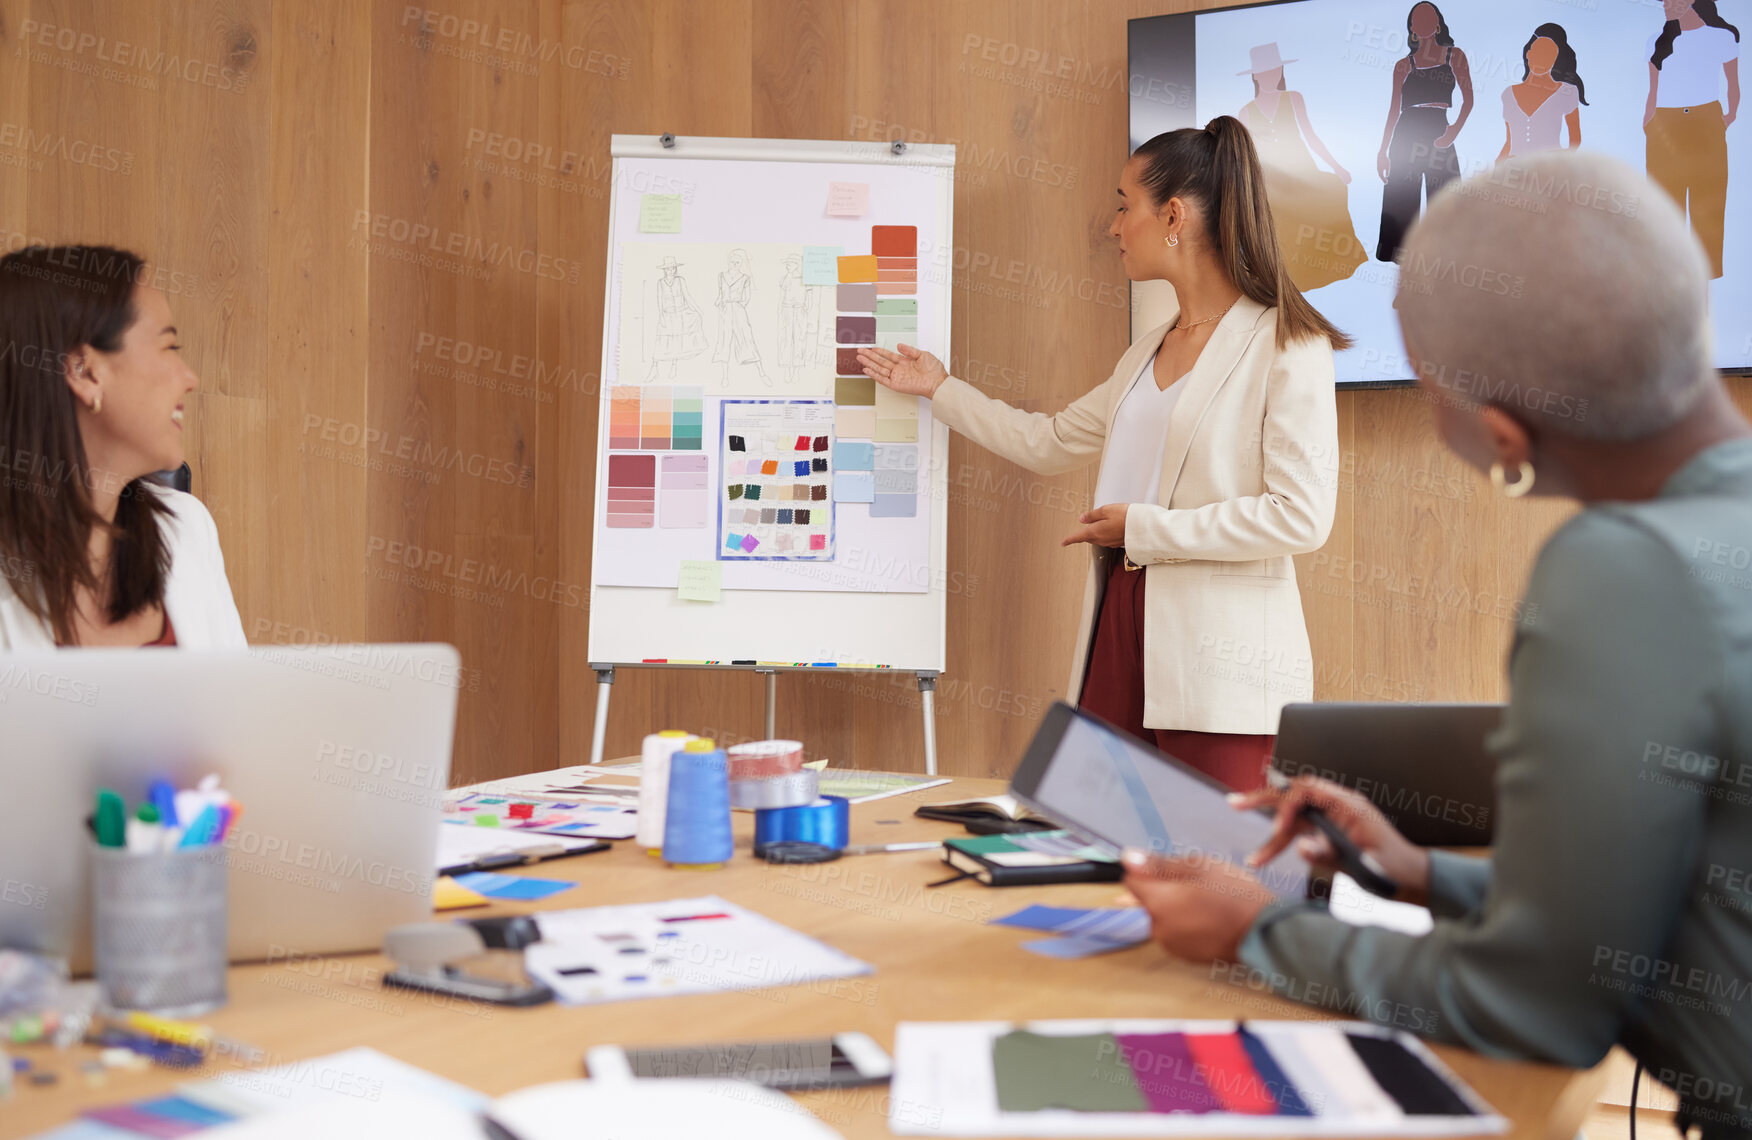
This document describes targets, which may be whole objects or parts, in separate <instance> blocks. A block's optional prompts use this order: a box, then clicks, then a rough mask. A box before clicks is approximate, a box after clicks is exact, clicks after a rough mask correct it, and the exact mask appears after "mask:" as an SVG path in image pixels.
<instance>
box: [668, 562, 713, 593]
mask: <svg viewBox="0 0 1752 1140" xmlns="http://www.w3.org/2000/svg"><path fill="white" fill-rule="evenodd" d="M723 588H724V568H723V566H722V564H721V563H718V562H691V561H690V562H683V563H682V564H681V580H680V581H679V582H677V583H676V588H675V592H676V593H677V594H678V595H679V596H680V598H681V600H682V601H684V602H715V601H717V600H718V598H719V597H720V593H721V591H722V590H723Z"/></svg>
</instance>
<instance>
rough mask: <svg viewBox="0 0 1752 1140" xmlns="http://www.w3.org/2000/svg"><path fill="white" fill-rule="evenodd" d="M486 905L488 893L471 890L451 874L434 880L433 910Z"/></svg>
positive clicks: (460, 908)
mask: <svg viewBox="0 0 1752 1140" xmlns="http://www.w3.org/2000/svg"><path fill="white" fill-rule="evenodd" d="M486 905H487V896H486V895H483V894H481V893H480V892H479V891H471V890H469V889H468V888H467V887H465V886H463V885H462V884H461V883H458V882H457V881H456V880H455V879H453V878H451V877H450V876H449V875H440V876H438V877H437V878H436V879H434V880H433V881H432V909H433V910H466V909H467V908H469V907H473V906H486Z"/></svg>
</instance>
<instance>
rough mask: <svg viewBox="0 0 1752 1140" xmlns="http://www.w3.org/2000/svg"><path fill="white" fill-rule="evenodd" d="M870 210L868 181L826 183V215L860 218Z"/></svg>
mask: <svg viewBox="0 0 1752 1140" xmlns="http://www.w3.org/2000/svg"><path fill="white" fill-rule="evenodd" d="M869 212H870V184H869V183H868V182H829V183H828V184H827V216H828V217H830V218H861V217H863V216H864V215H865V214H867V213H869Z"/></svg>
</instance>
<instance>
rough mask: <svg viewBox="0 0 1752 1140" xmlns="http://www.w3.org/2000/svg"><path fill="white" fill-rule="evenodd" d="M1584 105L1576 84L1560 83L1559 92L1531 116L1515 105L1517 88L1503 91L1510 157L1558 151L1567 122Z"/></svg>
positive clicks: (1537, 108) (1552, 95) (1550, 96)
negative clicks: (1565, 122)
mask: <svg viewBox="0 0 1752 1140" xmlns="http://www.w3.org/2000/svg"><path fill="white" fill-rule="evenodd" d="M1581 105H1582V95H1581V92H1579V91H1577V90H1576V85H1575V84H1574V83H1560V84H1558V86H1557V90H1556V91H1553V92H1552V93H1551V94H1550V95H1547V96H1546V97H1545V102H1543V103H1541V104H1539V106H1537V107H1535V108H1534V109H1533V113H1532V114H1531V115H1529V114H1528V113H1527V112H1525V111H1523V110H1521V104H1519V103H1517V102H1516V101H1515V89H1514V87H1512V86H1510V87H1505V88H1503V120H1504V121H1505V122H1506V123H1508V124H1509V154H1510V156H1511V157H1512V156H1514V155H1517V154H1531V153H1533V152H1534V151H1537V150H1556V149H1557V148H1558V147H1560V146H1562V145H1563V121H1564V120H1565V119H1567V118H1569V115H1570V112H1571V111H1574V110H1576V109H1577V108H1579V107H1580V106H1581Z"/></svg>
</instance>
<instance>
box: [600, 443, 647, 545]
mask: <svg viewBox="0 0 1752 1140" xmlns="http://www.w3.org/2000/svg"><path fill="white" fill-rule="evenodd" d="M606 500H607V511H608V525H609V526H611V527H648V526H652V525H653V524H654V523H655V522H656V508H657V457H656V456H655V455H611V456H609V457H608V486H607V496H606Z"/></svg>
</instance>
